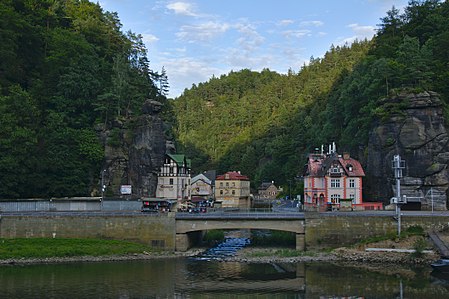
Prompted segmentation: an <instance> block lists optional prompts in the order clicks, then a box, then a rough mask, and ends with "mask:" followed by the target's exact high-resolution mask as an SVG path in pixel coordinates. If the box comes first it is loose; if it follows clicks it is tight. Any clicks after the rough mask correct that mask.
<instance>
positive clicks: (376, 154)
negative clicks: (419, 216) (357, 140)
mask: <svg viewBox="0 0 449 299" xmlns="http://www.w3.org/2000/svg"><path fill="white" fill-rule="evenodd" d="M381 109H383V112H384V113H383V115H382V117H380V119H379V120H378V121H377V122H376V124H375V125H374V126H373V129H372V131H371V132H370V136H369V145H368V157H367V167H366V173H367V182H369V184H368V185H369V186H367V190H366V191H367V192H366V193H367V199H368V200H382V201H384V203H385V204H389V199H390V198H391V197H393V196H394V194H396V193H395V192H396V191H395V189H396V185H395V182H396V180H395V178H394V173H393V170H392V160H393V157H394V155H400V156H401V159H403V160H405V163H406V164H405V166H406V167H405V169H404V170H403V179H401V194H405V195H406V196H407V197H408V198H409V199H410V200H412V201H413V200H414V201H420V202H421V205H422V207H421V208H422V209H423V210H424V209H427V210H431V209H432V206H433V208H434V209H435V210H446V209H447V197H448V187H449V173H448V163H449V144H448V140H449V137H448V132H447V130H446V127H445V122H444V115H443V104H442V102H441V100H440V98H439V95H438V94H436V93H434V92H424V93H419V94H410V93H409V94H405V93H404V94H400V95H398V96H396V97H394V98H389V99H385V100H384V101H383V106H382V107H381Z"/></svg>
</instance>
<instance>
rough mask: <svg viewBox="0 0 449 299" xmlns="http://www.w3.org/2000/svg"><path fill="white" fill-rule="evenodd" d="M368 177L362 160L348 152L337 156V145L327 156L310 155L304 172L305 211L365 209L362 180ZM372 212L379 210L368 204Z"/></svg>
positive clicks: (375, 206) (320, 154)
mask: <svg viewBox="0 0 449 299" xmlns="http://www.w3.org/2000/svg"><path fill="white" fill-rule="evenodd" d="M364 176H365V172H364V171H363V168H362V165H361V164H360V162H359V161H357V160H355V159H353V158H351V157H350V155H349V154H348V153H344V154H343V156H341V155H338V154H337V152H336V149H335V144H334V145H333V146H330V147H329V152H328V153H327V154H324V153H323V150H321V153H320V152H318V153H313V154H309V156H308V159H307V164H306V165H305V169H304V208H305V209H306V210H319V211H325V210H336V209H340V207H343V206H344V207H347V208H349V209H366V206H367V204H365V203H363V197H362V187H363V185H362V178H363V177H364ZM368 206H370V208H369V209H378V208H379V207H377V205H376V204H374V206H373V205H372V204H368Z"/></svg>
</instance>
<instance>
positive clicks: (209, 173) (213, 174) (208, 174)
mask: <svg viewBox="0 0 449 299" xmlns="http://www.w3.org/2000/svg"><path fill="white" fill-rule="evenodd" d="M203 174H204V175H205V176H206V177H207V178H208V179H209V180H211V182H212V183H214V182H215V177H216V176H217V171H215V170H207V171H204V172H203Z"/></svg>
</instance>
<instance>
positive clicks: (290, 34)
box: [282, 29, 311, 38]
mask: <svg viewBox="0 0 449 299" xmlns="http://www.w3.org/2000/svg"><path fill="white" fill-rule="evenodd" d="M282 35H284V36H285V37H286V38H302V37H305V36H310V35H311V31H310V30H307V29H301V30H287V31H284V32H282Z"/></svg>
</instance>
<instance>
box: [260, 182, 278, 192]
mask: <svg viewBox="0 0 449 299" xmlns="http://www.w3.org/2000/svg"><path fill="white" fill-rule="evenodd" d="M272 185H273V186H274V184H273V183H272V182H263V183H262V184H260V186H259V188H258V190H267V189H268V188H269V187H270V186H272ZM275 187H276V186H275Z"/></svg>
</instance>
